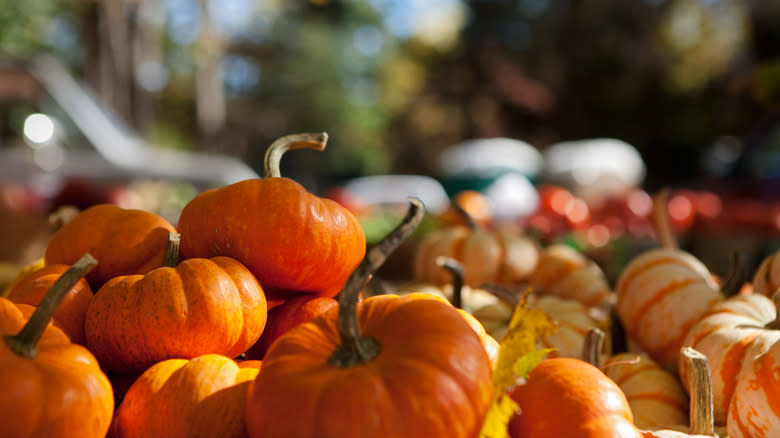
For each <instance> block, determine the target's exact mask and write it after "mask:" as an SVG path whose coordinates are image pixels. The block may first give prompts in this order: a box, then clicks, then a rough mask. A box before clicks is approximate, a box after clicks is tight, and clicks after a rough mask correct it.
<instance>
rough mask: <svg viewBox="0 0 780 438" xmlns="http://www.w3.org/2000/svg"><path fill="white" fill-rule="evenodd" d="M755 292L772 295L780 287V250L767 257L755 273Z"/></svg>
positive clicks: (753, 281) (753, 282)
mask: <svg viewBox="0 0 780 438" xmlns="http://www.w3.org/2000/svg"><path fill="white" fill-rule="evenodd" d="M751 283H752V284H753V292H754V293H759V294H761V295H766V296H768V297H771V296H772V295H774V294H775V292H777V289H778V288H780V251H778V252H775V253H773V254H770V255H768V256H767V257H765V258H764V259H763V260H762V261H761V264H760V265H758V268H757V269H756V272H755V273H754V274H753V280H752V281H751Z"/></svg>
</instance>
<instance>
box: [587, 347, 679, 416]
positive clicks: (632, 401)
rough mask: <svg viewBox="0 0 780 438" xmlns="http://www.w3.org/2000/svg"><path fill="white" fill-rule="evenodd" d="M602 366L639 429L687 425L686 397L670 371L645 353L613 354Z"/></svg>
mask: <svg viewBox="0 0 780 438" xmlns="http://www.w3.org/2000/svg"><path fill="white" fill-rule="evenodd" d="M637 359H638V360H637ZM602 368H603V369H604V373H605V374H606V375H607V376H608V377H609V378H610V379H612V380H614V381H615V383H617V385H618V386H619V387H620V389H621V390H622V391H623V393H624V394H625V395H626V399H627V400H628V404H629V405H630V406H631V412H632V413H633V415H634V424H635V425H636V426H637V427H639V428H640V429H653V428H654V429H657V428H659V427H662V426H669V425H672V424H688V410H689V407H688V397H687V396H686V395H685V391H684V390H683V387H682V386H681V385H680V382H679V381H678V380H677V377H676V376H675V375H674V374H672V373H670V372H668V371H666V370H665V369H663V368H662V367H661V365H659V364H658V363H657V362H655V361H654V360H652V359H650V357H648V356H647V355H636V354H633V353H620V354H616V355H614V356H611V357H610V358H609V359H608V360H607V361H606V362H604V365H603V367H602Z"/></svg>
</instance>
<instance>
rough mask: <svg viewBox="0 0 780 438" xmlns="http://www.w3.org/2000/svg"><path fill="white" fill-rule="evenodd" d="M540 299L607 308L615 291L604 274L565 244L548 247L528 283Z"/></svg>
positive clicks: (582, 255) (591, 262)
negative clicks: (567, 300)
mask: <svg viewBox="0 0 780 438" xmlns="http://www.w3.org/2000/svg"><path fill="white" fill-rule="evenodd" d="M528 283H529V284H530V285H531V286H533V288H534V292H535V293H536V294H537V295H553V296H557V297H561V298H565V299H569V300H576V301H579V302H581V303H583V304H585V305H586V306H589V307H595V306H600V305H605V303H609V302H610V301H611V300H612V291H611V289H610V287H609V283H608V282H607V278H606V276H605V275H604V271H602V269H601V268H600V267H599V265H597V264H596V263H595V262H594V261H593V260H591V259H589V258H588V257H586V256H585V255H584V254H582V253H581V252H580V251H578V250H576V249H574V248H572V247H570V246H568V245H564V244H554V245H550V246H547V247H546V248H544V249H543V250H542V252H541V253H540V255H539V262H538V263H537V265H536V269H534V271H533V273H532V274H531V275H530V277H529V279H528Z"/></svg>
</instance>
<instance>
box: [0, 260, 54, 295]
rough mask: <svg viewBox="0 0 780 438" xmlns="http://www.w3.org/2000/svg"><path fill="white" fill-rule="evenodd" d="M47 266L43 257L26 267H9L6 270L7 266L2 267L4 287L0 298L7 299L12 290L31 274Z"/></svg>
mask: <svg viewBox="0 0 780 438" xmlns="http://www.w3.org/2000/svg"><path fill="white" fill-rule="evenodd" d="M45 265H46V262H45V261H44V260H43V257H41V258H39V259H37V260H35V261H32V262H30V263H28V264H27V265H26V266H24V267H18V266H16V265H13V266H11V265H8V267H7V268H6V266H5V265H4V266H0V285H1V286H2V290H0V297H7V296H8V294H9V293H11V289H13V288H14V287H15V286H16V285H17V284H19V283H20V282H21V281H22V280H24V279H25V278H27V277H28V276H30V274H32V273H33V272H35V271H37V270H39V269H41V268H43V267H44V266H45Z"/></svg>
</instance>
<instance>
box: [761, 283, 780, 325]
mask: <svg viewBox="0 0 780 438" xmlns="http://www.w3.org/2000/svg"><path fill="white" fill-rule="evenodd" d="M772 302H773V303H775V309H778V310H777V314H776V315H775V319H774V320H773V321H771V322H770V323H768V324H766V325H765V326H764V328H765V329H767V330H780V307H778V306H780V290H779V291H777V292H775V294H774V295H772Z"/></svg>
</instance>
